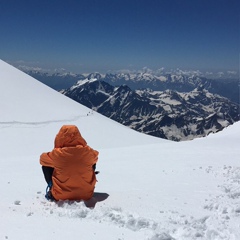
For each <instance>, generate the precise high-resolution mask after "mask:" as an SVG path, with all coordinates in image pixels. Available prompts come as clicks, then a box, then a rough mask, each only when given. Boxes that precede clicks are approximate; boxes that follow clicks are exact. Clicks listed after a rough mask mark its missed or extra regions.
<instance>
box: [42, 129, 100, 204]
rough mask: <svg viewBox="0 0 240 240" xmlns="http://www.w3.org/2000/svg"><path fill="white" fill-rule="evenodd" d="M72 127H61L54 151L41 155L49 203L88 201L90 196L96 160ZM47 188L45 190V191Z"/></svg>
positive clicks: (95, 154)
mask: <svg viewBox="0 0 240 240" xmlns="http://www.w3.org/2000/svg"><path fill="white" fill-rule="evenodd" d="M98 154H99V153H98V151H96V150H93V149H92V148H90V147H89V146H88V145H87V142H86V141H85V140H84V138H83V137H82V136H81V134H80V132H79V130H78V128H77V127H76V126H74V125H64V126H62V127H61V129H60V131H59V133H58V134H57V136H56V138H55V143H54V149H53V150H52V151H51V152H48V153H43V154H42V155H41V156H40V164H41V165H42V170H43V174H44V177H45V180H46V182H47V184H48V188H49V189H50V190H49V191H47V193H46V196H45V197H46V198H47V199H48V200H56V201H58V200H89V199H91V198H92V196H93V192H94V188H95V184H96V181H97V180H96V175H95V173H97V172H95V168H96V163H97V161H98ZM48 188H47V189H48Z"/></svg>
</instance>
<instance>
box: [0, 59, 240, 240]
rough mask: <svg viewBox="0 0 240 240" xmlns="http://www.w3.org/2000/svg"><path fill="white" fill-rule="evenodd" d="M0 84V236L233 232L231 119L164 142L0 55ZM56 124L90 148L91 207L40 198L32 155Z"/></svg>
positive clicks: (46, 143) (236, 170) (217, 235)
mask: <svg viewBox="0 0 240 240" xmlns="http://www.w3.org/2000/svg"><path fill="white" fill-rule="evenodd" d="M0 86H1V94H0V111H1V114H0V143H1V147H0V166H1V167H0V183H1V186H0V192H1V201H0V212H1V220H0V239H9V240H12V239H14V240H15V239H17V240H19V239H24V240H28V239H29V240H32V239H35V240H37V239H41V240H42V239H58V240H61V239H63V240H66V239H84V240H90V239H94V240H96V239H104V240H106V239H110V240H112V239H116V240H120V239H121V240H122V239H127V240H132V239H138V240H139V239H149V240H173V239H177V240H184V239H186V240H194V239H206V240H219V239H226V240H227V239H228V240H239V239H240V149H239V142H240V123H239V122H238V123H235V124H234V125H232V126H230V127H228V128H227V129H225V130H224V131H222V132H219V133H217V134H212V135H209V136H208V137H207V138H201V139H196V140H193V141H188V142H171V141H167V140H163V139H158V138H154V137H150V136H147V135H144V134H141V133H138V132H135V131H133V130H130V129H129V128H127V127H124V126H122V125H120V124H118V123H116V122H113V121H111V120H109V119H107V118H106V117H103V116H101V115H99V114H98V113H96V112H92V111H91V110H89V109H88V108H86V107H84V106H82V105H79V104H78V103H75V102H73V101H72V100H70V99H68V98H66V97H65V96H63V95H61V94H60V93H57V92H55V91H54V90H52V89H50V88H48V87H46V86H44V85H43V84H41V83H39V82H38V81H36V80H35V79H33V78H31V77H29V76H27V75H26V74H24V73H22V72H20V71H19V70H17V69H15V68H13V67H12V66H10V65H8V64H6V63H5V62H3V61H1V60H0ZM63 124H75V125H77V126H78V127H79V129H80V131H81V133H82V135H83V136H84V138H85V139H86V140H87V142H88V144H89V145H90V146H91V147H93V148H94V149H96V150H98V151H99V152H100V157H99V162H98V165H97V170H99V171H100V174H99V175H98V176H97V177H98V183H97V185H96V189H95V192H96V193H95V197H96V198H97V199H98V200H99V202H97V204H96V206H95V208H94V209H90V208H86V206H85V205H84V203H83V202H62V201H60V202H58V203H55V202H48V201H47V200H46V199H45V198H44V194H45V188H46V184H45V181H44V178H43V174H42V172H41V167H40V164H39V155H40V154H41V153H42V152H45V151H50V150H52V147H53V141H54V138H55V135H56V134H57V132H58V130H59V129H60V127H61V126H62V125H63ZM101 200H102V201H101Z"/></svg>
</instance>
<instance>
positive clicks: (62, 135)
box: [54, 125, 87, 148]
mask: <svg viewBox="0 0 240 240" xmlns="http://www.w3.org/2000/svg"><path fill="white" fill-rule="evenodd" d="M77 145H82V146H83V147H84V146H86V145H87V142H86V141H85V139H84V138H83V137H82V135H81V133H80V132H79V130H78V128H77V127H76V126H75V125H63V126H62V127H61V129H60V130H59V132H58V134H57V136H56V138H55V143H54V147H55V148H63V147H75V146H77Z"/></svg>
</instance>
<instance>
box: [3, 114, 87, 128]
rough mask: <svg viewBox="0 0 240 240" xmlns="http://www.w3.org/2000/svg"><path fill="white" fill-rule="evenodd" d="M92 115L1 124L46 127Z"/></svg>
mask: <svg viewBox="0 0 240 240" xmlns="http://www.w3.org/2000/svg"><path fill="white" fill-rule="evenodd" d="M88 116H90V115H78V116H75V117H73V118H70V119H60V120H47V121H39V122H37V121H36V122H24V121H9V122H0V125H33V126H35V125H46V124H51V123H61V122H74V121H77V120H78V119H80V118H82V117H88Z"/></svg>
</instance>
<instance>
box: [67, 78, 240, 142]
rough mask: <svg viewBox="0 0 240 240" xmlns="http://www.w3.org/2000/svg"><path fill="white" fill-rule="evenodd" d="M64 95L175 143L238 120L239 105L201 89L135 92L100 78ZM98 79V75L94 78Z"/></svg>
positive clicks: (75, 86) (139, 129)
mask: <svg viewBox="0 0 240 240" xmlns="http://www.w3.org/2000/svg"><path fill="white" fill-rule="evenodd" d="M91 77H94V76H90V78H89V79H85V80H80V81H78V83H77V84H75V85H74V86H72V87H71V88H69V89H66V90H63V91H62V93H63V94H64V95H66V96H68V97H70V98H71V99H73V100H75V101H77V102H79V103H81V104H83V105H85V106H87V107H89V108H91V109H93V110H95V111H97V112H99V113H101V114H103V115H105V116H107V117H109V118H111V119H113V120H115V121H117V122H120V123H122V124H123V125H125V126H128V127H130V128H132V129H135V130H137V131H139V132H143V133H146V134H149V135H152V136H156V137H160V138H165V139H169V140H174V141H181V140H190V139H193V138H196V137H204V136H206V135H208V134H209V133H211V132H213V133H215V132H217V131H220V130H222V129H223V128H225V127H226V126H228V125H231V124H233V123H234V122H236V121H238V120H239V117H240V114H239V105H238V104H236V103H233V102H231V101H230V100H229V99H227V98H224V97H222V96H220V95H217V94H213V93H210V92H209V91H208V90H206V89H205V88H204V86H203V85H202V86H199V87H197V88H195V89H194V90H192V91H190V92H185V93H180V92H177V91H173V90H165V91H153V90H149V89H144V90H135V91H134V90H132V89H131V88H130V87H128V86H127V85H121V86H119V87H114V86H112V85H110V84H109V83H107V82H105V81H101V80H98V79H97V78H91ZM95 77H96V76H95Z"/></svg>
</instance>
